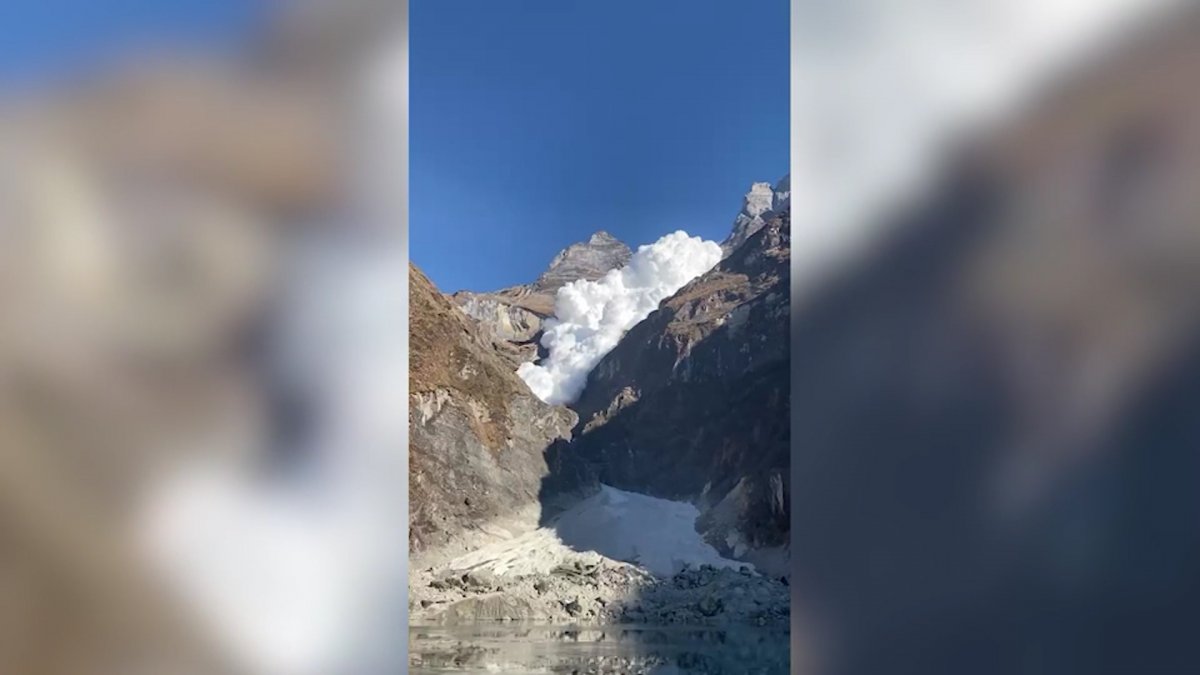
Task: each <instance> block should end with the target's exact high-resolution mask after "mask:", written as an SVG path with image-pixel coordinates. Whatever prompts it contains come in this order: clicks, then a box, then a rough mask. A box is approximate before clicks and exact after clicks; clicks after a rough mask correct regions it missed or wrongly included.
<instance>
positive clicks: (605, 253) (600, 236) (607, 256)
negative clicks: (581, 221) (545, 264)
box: [534, 230, 633, 291]
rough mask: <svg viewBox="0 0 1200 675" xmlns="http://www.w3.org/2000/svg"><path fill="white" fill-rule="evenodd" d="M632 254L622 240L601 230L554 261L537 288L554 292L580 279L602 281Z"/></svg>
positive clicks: (555, 257) (559, 255) (536, 285)
mask: <svg viewBox="0 0 1200 675" xmlns="http://www.w3.org/2000/svg"><path fill="white" fill-rule="evenodd" d="M632 255H633V252H632V251H630V250H629V247H628V246H626V245H625V244H624V243H622V242H621V241H620V240H619V239H617V238H616V237H614V236H612V235H611V234H609V233H608V232H605V231H604V230H599V231H597V232H595V233H594V234H592V236H591V237H589V238H588V240H587V241H582V242H578V243H575V244H571V245H570V246H568V247H566V248H564V249H563V250H561V251H559V252H558V255H556V256H554V260H551V261H550V267H549V268H547V270H546V271H545V272H543V273H542V276H540V277H538V280H537V281H536V282H535V283H534V287H535V288H537V289H538V290H543V291H553V290H557V289H559V288H561V287H562V286H564V285H566V284H567V283H570V282H572V281H575V280H576V279H588V280H595V279H599V278H600V277H602V276H604V275H605V274H607V273H608V271H609V270H611V269H615V268H618V267H624V266H625V265H626V264H628V263H629V258H630V256H632Z"/></svg>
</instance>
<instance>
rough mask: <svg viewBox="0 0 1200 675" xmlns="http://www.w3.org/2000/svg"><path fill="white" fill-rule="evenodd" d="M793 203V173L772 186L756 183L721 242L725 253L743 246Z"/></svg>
mask: <svg viewBox="0 0 1200 675" xmlns="http://www.w3.org/2000/svg"><path fill="white" fill-rule="evenodd" d="M791 204H792V179H791V175H790V174H789V175H787V176H784V177H783V178H781V179H780V180H779V182H778V183H776V184H775V185H774V186H772V185H771V184H770V183H755V184H753V185H751V186H750V191H749V192H747V193H746V196H745V197H744V198H743V200H742V210H741V211H739V212H738V214H737V217H736V218H734V221H733V231H731V232H730V233H729V237H727V238H726V239H725V241H724V242H722V243H721V248H722V250H724V251H725V255H729V254H730V253H732V252H733V250H734V249H736V248H737V247H739V246H741V245H742V244H744V243H745V242H746V240H747V239H749V238H750V236H751V235H753V234H754V233H755V232H758V231H759V230H760V229H762V226H763V225H765V224H766V222H767V221H768V220H770V218H771V216H773V215H775V214H778V213H782V212H786V211H788V210H789V209H790V208H791Z"/></svg>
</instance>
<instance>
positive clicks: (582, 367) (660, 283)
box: [517, 230, 721, 404]
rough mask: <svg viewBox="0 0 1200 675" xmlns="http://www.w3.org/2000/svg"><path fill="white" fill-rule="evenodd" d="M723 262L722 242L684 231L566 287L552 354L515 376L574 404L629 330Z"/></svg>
mask: <svg viewBox="0 0 1200 675" xmlns="http://www.w3.org/2000/svg"><path fill="white" fill-rule="evenodd" d="M720 260H721V247H720V245H718V244H717V243H716V242H712V241H705V240H703V239H701V238H700V237H691V236H688V234H687V233H686V232H684V231H682V230H680V231H678V232H673V233H671V234H668V235H666V236H664V237H663V238H661V239H659V240H658V241H656V242H654V243H653V244H649V245H646V246H641V247H639V248H638V250H637V252H636V253H634V254H633V258H631V259H630V261H629V264H628V265H627V266H625V267H623V268H621V269H618V270H612V271H610V272H609V273H608V274H607V275H605V276H604V277H603V278H601V279H597V280H596V281H586V280H579V281H574V282H571V283H569V284H567V285H566V286H563V287H562V288H561V289H559V291H558V296H557V297H556V298H555V302H554V317H553V318H551V319H549V320H548V321H547V322H546V331H545V333H544V334H543V335H542V346H543V347H545V348H546V349H547V350H548V351H549V356H548V357H547V358H546V359H544V361H543V362H542V363H541V364H540V365H539V364H533V363H525V364H522V365H521V367H520V368H518V369H517V374H518V375H520V376H521V379H523V380H525V383H526V384H528V385H529V388H530V390H532V391H533V393H534V394H535V395H537V397H538V398H540V399H542V400H543V401H545V402H547V403H554V404H562V403H571V402H574V401H575V400H576V399H578V398H579V394H580V393H581V392H582V391H583V386H584V384H586V383H587V375H588V373H589V372H591V370H592V368H594V367H596V364H597V363H599V362H600V359H602V358H604V355H605V354H607V353H609V352H610V351H612V349H613V347H616V346H617V342H618V341H620V339H621V336H623V335H624V334H625V332H626V331H628V330H629V329H630V328H632V327H633V326H634V325H636V324H637V323H638V322H639V321H641V320H642V319H645V318H646V317H647V316H649V315H650V313H651V312H653V311H654V310H655V309H657V308H658V303H660V302H662V301H663V300H664V299H666V298H668V297H670V296H671V295H673V294H674V293H675V292H676V291H678V290H679V289H680V288H683V286H684V285H685V284H687V283H688V282H689V281H691V280H692V279H695V278H696V277H698V276H700V275H701V274H703V273H705V272H707V271H708V270H710V269H712V267H713V266H714V265H716V264H717V263H718V262H719V261H720Z"/></svg>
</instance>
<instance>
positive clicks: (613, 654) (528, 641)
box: [409, 624, 788, 675]
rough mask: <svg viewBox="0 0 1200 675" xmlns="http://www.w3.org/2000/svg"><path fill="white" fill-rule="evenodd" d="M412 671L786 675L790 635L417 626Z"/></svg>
mask: <svg viewBox="0 0 1200 675" xmlns="http://www.w3.org/2000/svg"><path fill="white" fill-rule="evenodd" d="M409 654H410V659H411V663H410V671H409V672H410V673H413V675H420V674H422V673H579V674H580V675H583V674H585V673H587V674H597V675H598V674H601V673H630V674H634V673H641V674H646V675H651V674H652V675H668V674H670V675H685V674H686V675H733V674H734V673H737V674H738V675H768V674H769V675H776V674H779V675H783V674H785V673H787V672H788V634H787V631H786V630H779V629H758V628H737V629H732V628H730V629H724V628H713V627H680V626H646V625H628V626H603V627H578V626H544V625H539V626H533V625H523V624H504V625H496V624H484V625H472V626H442V627H413V628H411V629H410V630H409Z"/></svg>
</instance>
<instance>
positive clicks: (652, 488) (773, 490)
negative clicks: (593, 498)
mask: <svg viewBox="0 0 1200 675" xmlns="http://www.w3.org/2000/svg"><path fill="white" fill-rule="evenodd" d="M789 242H790V220H789V215H788V213H787V211H784V212H783V213H779V214H774V215H773V216H772V217H771V218H770V219H769V220H768V221H767V222H766V224H765V225H764V226H763V227H762V228H760V229H759V230H758V231H757V232H755V233H754V234H753V235H751V236H750V237H749V239H747V240H746V241H745V243H743V245H742V246H740V247H739V248H737V249H736V250H735V251H733V252H732V253H731V254H730V255H729V256H728V257H727V258H726V259H725V260H723V261H722V262H721V263H720V264H718V265H717V266H716V267H715V268H713V269H712V270H711V271H709V272H707V273H706V274H704V275H702V276H700V277H699V278H697V279H696V280H694V281H692V282H691V283H689V284H688V285H687V286H685V287H683V288H682V289H681V290H680V291H679V292H678V293H676V294H675V295H674V296H672V297H671V298H669V299H668V300H666V301H664V302H663V303H662V305H661V306H660V307H659V309H658V310H656V311H655V312H654V313H652V314H651V315H650V316H649V317H647V318H646V320H644V321H642V322H641V323H639V324H638V325H636V326H634V327H633V328H632V329H631V330H630V331H629V333H627V334H626V335H625V337H624V338H622V340H621V342H620V343H619V344H618V345H617V347H616V348H615V349H613V351H612V352H610V353H609V354H608V355H607V356H606V357H605V358H604V359H603V360H602V361H601V362H600V363H599V365H597V366H596V368H595V370H593V371H592V373H591V375H590V377H589V380H588V384H587V387H586V389H585V390H584V392H583V394H582V396H581V398H580V400H579V401H578V403H576V405H575V406H574V408H575V410H576V411H577V412H578V413H579V416H580V425H579V426H578V427H577V429H576V439H575V441H574V443H573V444H572V446H571V449H570V451H571V452H572V453H574V454H577V455H579V456H580V457H581V458H582V459H583V460H584V461H586V462H587V463H588V465H589V466H590V468H591V470H592V471H593V472H594V473H595V475H596V477H597V478H598V479H599V480H600V481H601V482H604V483H607V484H610V485H613V486H614V487H618V488H622V489H627V490H634V491H638V492H645V493H649V494H652V495H656V496H660V497H667V498H672V499H681V500H698V501H699V503H700V505H701V508H702V514H703V515H702V517H701V519H700V521H699V522H698V523H697V526H698V527H699V528H700V530H701V531H702V532H703V533H704V534H705V536H706V537H707V538H708V539H709V541H710V542H711V543H713V544H714V545H715V546H716V547H717V548H718V550H721V551H722V552H723V553H725V554H727V555H736V556H739V557H746V558H747V559H755V560H756V561H757V562H760V563H763V564H765V565H767V566H768V567H769V566H770V564H771V563H770V561H769V560H767V557H764V556H762V555H760V554H762V553H763V552H764V551H766V550H769V549H782V548H784V547H786V545H787V542H788V500H789V484H790V478H789V474H788V439H789V435H788V414H789V403H788V401H789V395H788V386H789V384H788V383H789V363H790V361H789V350H788V316H789V307H788V300H789V289H788V283H789V274H788V265H789V262H790V253H789ZM769 557H773V558H774V559H775V563H776V564H777V565H781V564H782V560H783V558H782V556H778V555H776V556H769Z"/></svg>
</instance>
